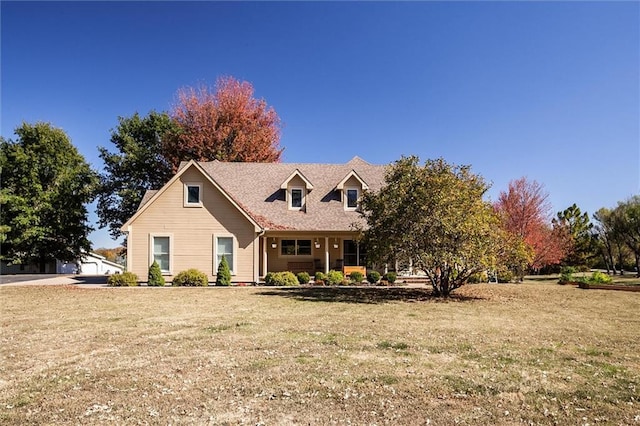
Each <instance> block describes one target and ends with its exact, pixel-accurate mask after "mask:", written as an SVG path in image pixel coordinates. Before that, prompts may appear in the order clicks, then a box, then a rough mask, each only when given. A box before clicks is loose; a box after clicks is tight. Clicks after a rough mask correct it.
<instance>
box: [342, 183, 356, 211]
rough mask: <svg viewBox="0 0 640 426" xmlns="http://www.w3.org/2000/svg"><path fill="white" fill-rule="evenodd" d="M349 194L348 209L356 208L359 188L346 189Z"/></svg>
mask: <svg viewBox="0 0 640 426" xmlns="http://www.w3.org/2000/svg"><path fill="white" fill-rule="evenodd" d="M345 192H346V194H347V209H352V210H355V209H356V208H357V207H358V198H359V196H358V195H359V194H358V190H357V189H356V188H347V189H345Z"/></svg>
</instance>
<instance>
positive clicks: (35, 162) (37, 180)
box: [0, 122, 98, 272]
mask: <svg viewBox="0 0 640 426" xmlns="http://www.w3.org/2000/svg"><path fill="white" fill-rule="evenodd" d="M15 134H16V135H17V137H18V138H17V140H16V141H11V140H5V139H3V138H2V139H1V140H0V170H1V173H2V189H0V223H2V230H1V233H2V236H1V237H0V239H2V240H3V242H2V255H1V257H2V259H3V260H6V261H8V262H9V263H14V264H24V263H38V264H39V265H40V271H41V272H45V265H46V263H47V262H50V261H53V260H56V259H58V260H62V261H74V260H76V259H78V258H79V257H80V255H81V253H82V252H83V251H89V250H90V248H91V247H90V243H89V240H88V234H89V232H91V230H92V228H91V227H90V226H89V225H88V220H87V219H88V217H87V209H86V204H87V203H90V202H91V201H92V200H93V198H94V192H95V189H96V184H97V181H98V179H97V175H96V173H95V172H94V171H93V170H92V169H91V167H90V166H89V164H87V162H86V161H85V159H84V157H83V156H82V155H81V154H80V153H79V152H78V150H77V149H76V148H75V146H73V144H72V143H71V141H70V139H69V137H68V136H67V135H66V134H65V132H64V131H63V130H62V129H58V128H55V127H53V126H52V125H51V124H49V123H41V122H39V123H36V124H28V123H23V124H22V126H20V127H18V128H17V129H16V130H15Z"/></svg>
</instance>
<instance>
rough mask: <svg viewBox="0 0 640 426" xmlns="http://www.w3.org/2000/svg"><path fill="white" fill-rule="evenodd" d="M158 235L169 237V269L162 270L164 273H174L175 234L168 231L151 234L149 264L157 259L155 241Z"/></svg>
mask: <svg viewBox="0 0 640 426" xmlns="http://www.w3.org/2000/svg"><path fill="white" fill-rule="evenodd" d="M157 237H164V238H169V270H167V271H162V270H161V272H162V275H173V234H166V233H152V234H149V265H151V264H152V263H153V261H154V260H155V256H154V251H153V248H154V244H153V241H154V239H155V238H157Z"/></svg>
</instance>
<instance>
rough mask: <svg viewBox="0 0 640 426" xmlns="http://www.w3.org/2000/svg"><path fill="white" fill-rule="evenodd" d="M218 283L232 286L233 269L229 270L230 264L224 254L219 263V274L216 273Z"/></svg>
mask: <svg viewBox="0 0 640 426" xmlns="http://www.w3.org/2000/svg"><path fill="white" fill-rule="evenodd" d="M216 285H218V286H230V285H231V271H230V270H229V264H228V263H227V259H225V258H224V254H223V255H222V259H220V264H219V265H218V274H217V275H216Z"/></svg>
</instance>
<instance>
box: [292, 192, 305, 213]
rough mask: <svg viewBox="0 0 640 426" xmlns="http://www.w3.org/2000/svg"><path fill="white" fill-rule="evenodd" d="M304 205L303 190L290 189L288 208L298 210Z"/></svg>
mask: <svg viewBox="0 0 640 426" xmlns="http://www.w3.org/2000/svg"><path fill="white" fill-rule="evenodd" d="M303 205H304V188H291V189H290V190H289V208H290V209H291V210H300V209H301V208H302V206H303Z"/></svg>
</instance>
